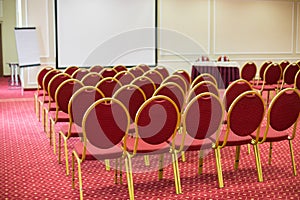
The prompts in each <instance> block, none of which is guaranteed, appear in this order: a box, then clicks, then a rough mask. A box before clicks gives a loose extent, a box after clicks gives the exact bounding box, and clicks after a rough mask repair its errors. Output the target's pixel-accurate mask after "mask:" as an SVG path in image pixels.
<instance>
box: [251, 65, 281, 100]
mask: <svg viewBox="0 0 300 200" xmlns="http://www.w3.org/2000/svg"><path fill="white" fill-rule="evenodd" d="M280 77H281V67H280V66H279V64H277V63H271V64H270V65H269V66H268V67H267V68H266V70H265V71H264V77H263V84H262V85H254V86H253V88H254V89H257V90H259V91H260V93H261V94H262V93H263V92H264V91H266V92H267V99H266V104H267V105H268V104H269V99H270V92H272V91H273V92H277V90H278V89H279V81H280Z"/></svg>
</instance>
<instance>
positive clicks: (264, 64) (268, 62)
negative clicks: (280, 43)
mask: <svg viewBox="0 0 300 200" xmlns="http://www.w3.org/2000/svg"><path fill="white" fill-rule="evenodd" d="M271 63H272V61H265V62H263V63H262V64H261V66H260V69H259V77H260V78H261V80H263V79H264V73H265V70H266V69H267V67H268V66H269V65H270V64H271Z"/></svg>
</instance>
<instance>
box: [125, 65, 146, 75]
mask: <svg viewBox="0 0 300 200" xmlns="http://www.w3.org/2000/svg"><path fill="white" fill-rule="evenodd" d="M128 71H129V72H130V73H131V74H133V75H134V77H135V78H137V77H140V76H142V75H143V74H144V73H145V72H144V70H143V69H142V68H140V67H132V68H131V69H129V70H128Z"/></svg>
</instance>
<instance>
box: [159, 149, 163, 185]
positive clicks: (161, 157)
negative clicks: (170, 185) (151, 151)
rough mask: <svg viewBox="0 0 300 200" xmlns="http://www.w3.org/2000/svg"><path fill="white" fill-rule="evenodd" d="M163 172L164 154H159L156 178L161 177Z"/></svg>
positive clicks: (160, 178)
mask: <svg viewBox="0 0 300 200" xmlns="http://www.w3.org/2000/svg"><path fill="white" fill-rule="evenodd" d="M163 172H164V154H160V155H159V166H158V180H162V179H163Z"/></svg>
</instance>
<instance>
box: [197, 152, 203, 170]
mask: <svg viewBox="0 0 300 200" xmlns="http://www.w3.org/2000/svg"><path fill="white" fill-rule="evenodd" d="M202 171H203V151H202V150H200V151H199V164H198V175H200V174H202Z"/></svg>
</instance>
